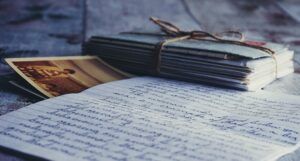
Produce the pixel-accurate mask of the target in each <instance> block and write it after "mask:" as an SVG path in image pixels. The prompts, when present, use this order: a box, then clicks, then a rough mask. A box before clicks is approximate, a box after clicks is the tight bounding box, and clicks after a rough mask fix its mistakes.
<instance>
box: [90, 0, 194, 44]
mask: <svg viewBox="0 0 300 161" xmlns="http://www.w3.org/2000/svg"><path fill="white" fill-rule="evenodd" d="M87 8H88V9H87V31H86V32H87V34H86V35H87V37H86V38H89V37H90V36H92V35H103V34H116V33H119V32H123V31H132V30H143V31H145V30H155V29H157V26H155V25H154V24H153V23H152V22H150V21H149V17H150V16H154V17H159V18H162V19H166V20H168V21H171V22H174V23H175V24H177V25H178V26H180V27H182V28H183V29H199V25H198V23H197V22H196V21H194V20H193V17H191V16H190V15H189V13H188V12H187V10H186V8H185V5H184V4H183V3H182V1H181V0H163V1H162V0H151V1H149V0H126V1H120V0H110V1H104V0H101V1H94V0H88V1H87Z"/></svg>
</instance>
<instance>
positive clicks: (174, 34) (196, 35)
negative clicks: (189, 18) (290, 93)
mask: <svg viewBox="0 0 300 161" xmlns="http://www.w3.org/2000/svg"><path fill="white" fill-rule="evenodd" d="M150 20H151V21H152V22H153V23H155V24H156V25H158V26H159V27H160V29H161V31H162V32H163V33H164V34H165V35H166V36H168V37H171V38H168V39H165V40H163V41H161V42H159V43H157V45H156V46H155V54H154V61H153V62H154V65H153V66H154V74H155V75H157V74H159V73H160V65H161V50H162V47H163V46H164V45H166V44H167V43H170V42H175V41H181V40H185V39H193V40H211V41H216V42H219V43H227V44H236V45H241V46H247V47H251V48H256V49H259V50H261V51H264V52H266V53H268V54H269V55H271V56H272V58H273V59H274V60H275V63H276V74H277V61H276V59H275V57H274V54H275V52H274V51H273V50H271V49H269V48H266V47H263V46H258V45H254V44H250V43H247V42H245V41H244V40H245V36H244V34H243V33H241V32H239V31H225V32H221V33H216V34H212V33H209V32H205V31H200V30H193V31H182V30H181V29H180V28H179V27H177V26H175V25H174V24H172V23H170V22H167V21H164V20H160V19H158V18H155V17H150ZM222 35H231V38H235V39H225V38H223V37H222ZM232 35H234V37H232Z"/></svg>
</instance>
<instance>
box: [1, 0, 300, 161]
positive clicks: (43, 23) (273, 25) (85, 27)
mask: <svg viewBox="0 0 300 161" xmlns="http://www.w3.org/2000/svg"><path fill="white" fill-rule="evenodd" d="M149 16H155V17H159V18H162V19H166V20H168V21H171V22H173V23H174V24H177V25H178V26H180V27H181V28H183V29H185V30H189V29H190V30H192V29H193V30H195V29H197V30H200V29H202V30H206V31H209V32H220V31H224V30H228V29H234V30H240V31H242V32H243V33H245V34H246V37H247V38H250V39H258V40H266V41H272V42H278V43H284V44H288V45H290V47H291V49H293V50H295V51H296V54H295V59H294V61H295V74H293V75H291V76H289V77H287V78H283V79H282V80H281V82H283V83H281V84H278V83H277V84H276V82H275V83H273V84H272V85H271V86H270V87H268V88H269V89H270V90H271V91H276V90H277V89H278V88H279V87H280V89H286V90H281V92H284V93H291V94H299V92H298V91H299V90H298V89H300V87H298V88H296V87H295V88H294V85H295V86H296V85H297V83H298V84H299V82H298V81H299V80H300V74H298V73H300V1H297V0H280V1H279V0H278V1H275V0H265V1H259V0H252V1H248V0H238V1H236V0H151V1H150V0H63V1H57V0H43V1H40V0H26V1H24V0H14V1H11V0H0V26H1V27H0V58H1V62H0V87H1V88H0V99H1V100H0V115H3V114H5V113H8V112H10V111H13V110H16V109H18V108H21V107H24V106H26V105H29V104H31V103H34V102H36V101H38V100H37V99H34V98H31V97H29V96H28V95H27V94H26V93H23V92H21V91H19V90H17V89H16V88H14V87H12V86H10V85H9V84H8V83H7V80H8V79H9V77H7V74H10V73H12V71H11V70H10V69H9V67H8V66H7V65H6V64H5V63H4V61H3V58H6V57H32V56H62V55H80V54H81V44H82V42H84V41H85V40H87V39H88V38H89V37H90V36H92V35H100V34H113V33H118V32H122V31H131V30H157V27H156V26H155V25H153V24H152V23H151V22H149V20H148V19H149ZM298 86H299V85H298ZM268 88H267V89H268ZM32 159H33V158H32V157H30V156H26V155H22V154H18V153H16V152H12V151H8V150H5V149H1V150H0V160H1V161H2V160H16V161H20V160H32Z"/></svg>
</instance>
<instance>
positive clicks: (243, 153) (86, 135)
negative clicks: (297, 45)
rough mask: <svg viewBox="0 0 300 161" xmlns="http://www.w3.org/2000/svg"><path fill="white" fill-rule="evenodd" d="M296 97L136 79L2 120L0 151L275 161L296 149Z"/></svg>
mask: <svg viewBox="0 0 300 161" xmlns="http://www.w3.org/2000/svg"><path fill="white" fill-rule="evenodd" d="M299 108H300V99H299V97H296V96H290V95H275V94H271V93H268V92H263V91H261V92H255V93H254V92H239V91H234V90H224V89H219V88H213V87H206V86H203V85H197V84H191V83H185V82H179V81H171V80H165V79H158V78H151V77H142V78H132V79H128V80H122V81H117V82H111V83H107V84H103V85H99V86H96V87H93V88H91V89H89V90H87V91H84V92H82V93H81V94H71V95H65V96H61V97H57V98H54V99H49V100H46V101H43V102H39V103H37V104H34V105H30V106H28V107H25V108H22V109H20V110H18V111H15V112H12V113H9V114H7V115H4V116H1V117H0V145H1V146H4V147H8V148H11V149H15V150H19V151H22V152H25V153H28V154H31V155H36V156H40V157H43V158H46V159H51V160H90V161H93V160H172V161H175V160H207V161H208V160H214V161H218V160H245V161H251V160H255V161H257V160H275V159H277V158H278V157H280V156H282V155H284V154H286V153H289V152H293V151H294V150H295V149H297V148H298V146H299V133H300V127H299V123H300V117H299V116H300V110H299Z"/></svg>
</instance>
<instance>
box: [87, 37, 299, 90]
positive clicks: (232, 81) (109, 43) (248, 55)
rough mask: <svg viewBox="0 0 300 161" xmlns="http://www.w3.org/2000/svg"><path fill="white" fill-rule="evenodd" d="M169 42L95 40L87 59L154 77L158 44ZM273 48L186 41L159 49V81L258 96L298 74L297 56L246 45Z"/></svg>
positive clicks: (273, 47)
mask: <svg viewBox="0 0 300 161" xmlns="http://www.w3.org/2000/svg"><path fill="white" fill-rule="evenodd" d="M164 39H166V37H163V36H159V35H150V34H145V35H143V34H118V35H108V36H107V35H106V36H94V37H91V38H90V39H89V40H88V42H86V43H85V44H84V45H83V52H84V53H85V54H92V55H98V56H99V57H100V58H102V59H104V60H106V61H107V62H108V63H110V64H111V65H114V66H115V67H118V68H120V69H122V70H125V71H128V72H131V73H133V74H151V73H152V72H153V61H154V60H153V56H154V50H155V47H156V44H157V43H158V42H161V41H162V40H164ZM248 43H249V44H250V43H251V44H255V45H259V46H263V47H266V48H269V49H271V50H272V51H274V52H275V54H274V55H273V56H271V54H269V53H267V52H265V51H262V50H260V49H257V48H253V47H248V46H241V45H236V44H227V43H220V42H215V41H209V40H200V41H199V40H190V39H189V40H182V41H177V42H172V43H168V44H166V45H164V46H163V48H162V50H161V60H160V61H161V65H160V73H159V74H158V75H159V76H161V77H169V78H175V79H181V80H187V81H193V82H203V83H208V84H212V85H218V86H225V87H231V88H236V89H242V90H250V91H254V90H257V89H260V88H262V87H264V86H266V85H267V84H269V83H270V82H272V81H274V80H275V79H276V78H279V77H283V76H285V75H287V74H289V73H292V72H293V71H294V67H293V56H294V52H293V51H291V50H289V49H288V47H287V46H285V45H281V44H275V43H264V42H256V41H248Z"/></svg>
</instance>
